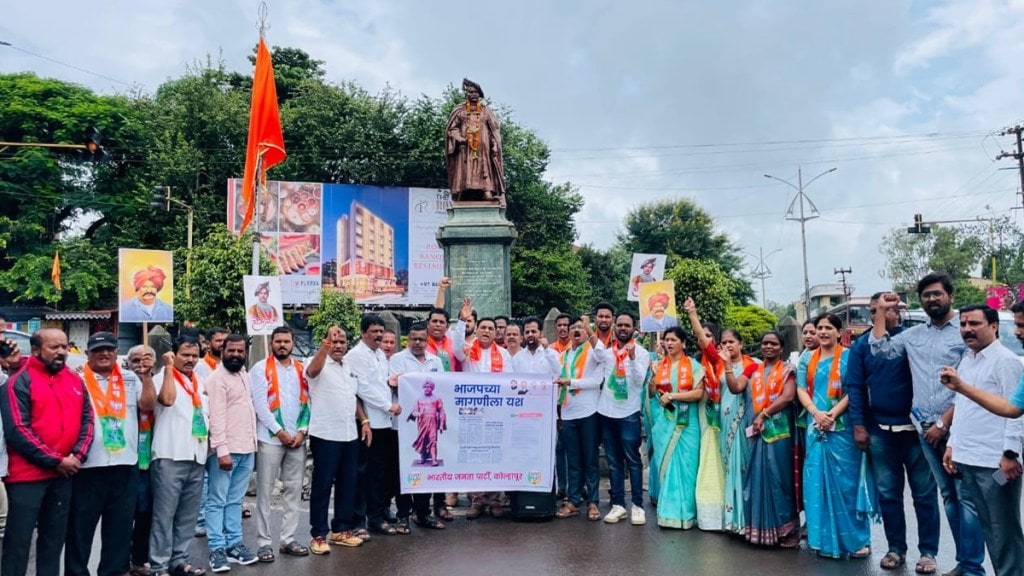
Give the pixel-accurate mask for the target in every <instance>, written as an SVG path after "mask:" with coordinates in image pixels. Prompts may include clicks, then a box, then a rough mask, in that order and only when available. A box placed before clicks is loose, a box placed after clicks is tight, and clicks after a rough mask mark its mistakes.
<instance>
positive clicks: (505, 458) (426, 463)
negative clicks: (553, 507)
mask: <svg viewBox="0 0 1024 576" xmlns="http://www.w3.org/2000/svg"><path fill="white" fill-rule="evenodd" d="M557 393H558V387H556V386H555V385H554V384H553V383H552V381H551V376H550V375H544V374H511V373H501V374H478V373H469V372H421V373H410V374H402V375H401V376H400V377H399V378H398V398H399V404H400V405H401V407H402V412H401V414H400V415H399V417H398V445H399V473H400V476H401V486H402V492H403V493H405V494H409V493H433V492H498V491H502V490H509V491H525V492H548V491H550V490H551V482H552V479H553V476H554V461H555V460H554V456H555V443H554V438H555V394H557Z"/></svg>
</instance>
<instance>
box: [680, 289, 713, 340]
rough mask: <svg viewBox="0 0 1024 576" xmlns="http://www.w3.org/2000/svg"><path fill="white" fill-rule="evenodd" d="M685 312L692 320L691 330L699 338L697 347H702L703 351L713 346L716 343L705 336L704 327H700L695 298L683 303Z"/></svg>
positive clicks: (687, 299)
mask: <svg viewBox="0 0 1024 576" xmlns="http://www.w3.org/2000/svg"><path fill="white" fill-rule="evenodd" d="M683 310H684V311H685V312H686V316H687V317H689V319H690V330H693V333H694V335H695V336H697V345H698V346H700V349H701V350H702V351H703V350H705V349H707V347H708V346H709V345H712V346H713V345H714V342H712V341H711V340H710V339H709V338H708V337H707V335H706V334H704V327H703V326H701V325H700V316H698V315H697V305H696V304H694V302H693V298H690V297H687V298H686V300H685V301H684V302H683Z"/></svg>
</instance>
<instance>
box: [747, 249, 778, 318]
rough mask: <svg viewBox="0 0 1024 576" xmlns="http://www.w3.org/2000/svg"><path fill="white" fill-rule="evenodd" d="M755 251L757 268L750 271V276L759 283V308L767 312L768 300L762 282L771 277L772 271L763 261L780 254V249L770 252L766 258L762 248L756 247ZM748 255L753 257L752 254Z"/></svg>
mask: <svg viewBox="0 0 1024 576" xmlns="http://www.w3.org/2000/svg"><path fill="white" fill-rule="evenodd" d="M757 251H758V254H759V256H757V266H756V267H755V268H754V269H753V270H751V271H750V276H751V277H752V278H755V279H757V280H760V281H761V308H764V309H765V310H767V309H768V304H767V302H768V299H767V298H765V290H764V281H765V280H767V279H768V278H771V277H772V270H771V268H769V267H768V264H766V263H765V259H766V258H771V256H772V254H775V253H776V252H781V251H782V249H781V248H779V249H778V250H774V251H772V252H770V253H769V254H768V255H767V256H765V255H764V247H758V249H757ZM748 254H749V253H748ZM749 255H750V256H754V255H753V254H749Z"/></svg>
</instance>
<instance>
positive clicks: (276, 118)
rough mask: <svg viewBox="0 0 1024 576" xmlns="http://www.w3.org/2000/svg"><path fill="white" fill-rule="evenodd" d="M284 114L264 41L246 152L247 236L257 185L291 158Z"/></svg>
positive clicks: (255, 78)
mask: <svg viewBox="0 0 1024 576" xmlns="http://www.w3.org/2000/svg"><path fill="white" fill-rule="evenodd" d="M287 157H288V155H287V154H286V153H285V151H284V134H283V133H282V132H281V114H280V112H279V111H278V108H277V88H276V87H275V86H274V66H273V64H272V63H271V61H270V51H269V50H267V45H266V44H265V43H264V42H263V37H262V36H261V37H260V44H259V47H258V48H257V49H256V73H255V74H254V75H253V79H252V105H251V108H250V112H249V142H248V144H247V145H246V148H245V174H244V176H243V178H242V210H243V217H242V226H241V228H240V229H239V232H245V229H246V227H248V226H249V222H251V221H252V216H253V212H254V211H255V209H256V185H257V183H258V184H260V185H263V184H264V183H265V182H266V178H267V170H268V169H270V167H271V166H274V165H276V164H279V163H281V162H283V161H284V159H285V158H287Z"/></svg>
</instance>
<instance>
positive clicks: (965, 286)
mask: <svg viewBox="0 0 1024 576" xmlns="http://www.w3.org/2000/svg"><path fill="white" fill-rule="evenodd" d="M953 291H954V297H955V300H956V302H954V306H956V307H957V308H962V307H964V306H967V305H968V304H984V303H985V300H986V299H987V295H986V293H985V291H984V290H982V289H981V288H978V287H977V286H975V285H974V284H972V283H971V281H970V280H968V279H966V278H958V279H956V280H953Z"/></svg>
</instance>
